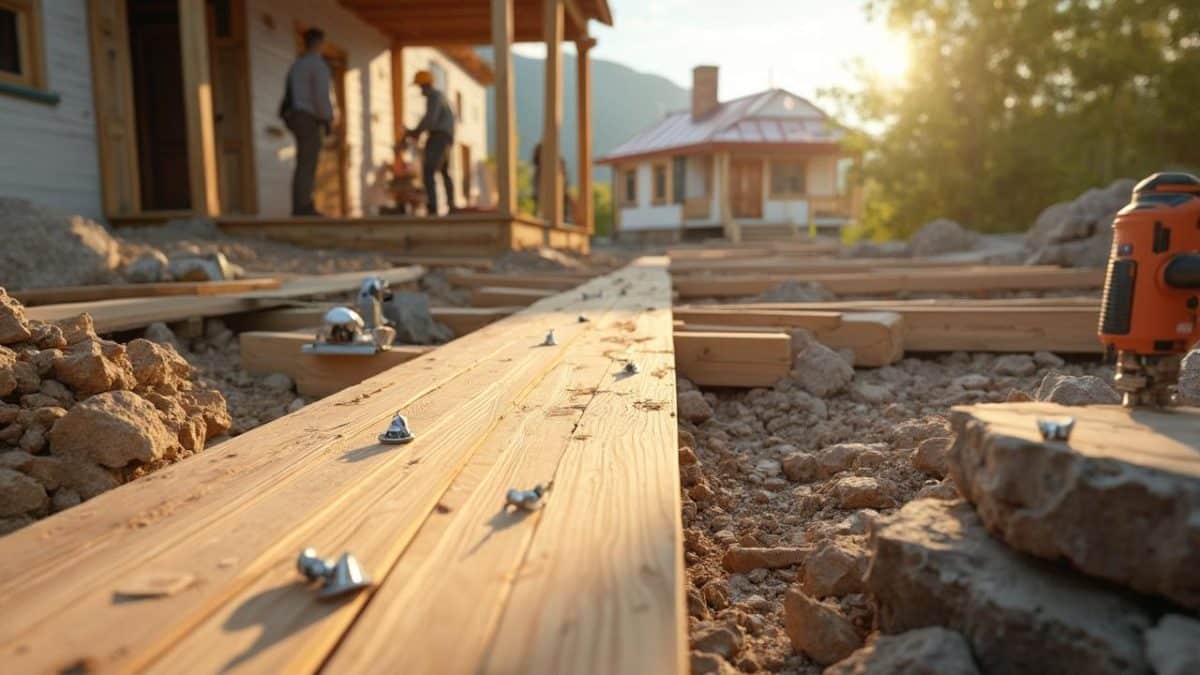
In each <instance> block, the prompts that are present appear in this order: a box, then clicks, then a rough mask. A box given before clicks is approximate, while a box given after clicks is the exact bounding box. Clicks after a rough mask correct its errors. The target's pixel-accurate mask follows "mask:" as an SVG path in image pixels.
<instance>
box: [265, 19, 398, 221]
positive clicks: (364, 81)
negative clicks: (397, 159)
mask: <svg viewBox="0 0 1200 675" xmlns="http://www.w3.org/2000/svg"><path fill="white" fill-rule="evenodd" d="M246 19H247V33H248V36H247V37H248V42H249V52H250V53H249V57H250V74H251V81H250V98H251V116H252V118H253V135H254V154H255V170H256V172H257V176H258V209H259V214H260V215H263V216H286V215H288V214H289V213H290V212H291V181H292V170H293V168H294V167H295V158H296V148H295V143H294V141H293V139H292V136H291V134H290V133H288V132H287V130H286V128H285V127H284V126H283V122H282V120H280V119H279V115H278V112H279V101H280V99H281V98H282V97H283V85H284V78H285V77H286V75H287V71H288V68H290V67H291V64H292V61H294V60H295V58H296V49H297V48H296V26H297V24H298V22H304V23H305V24H307V25H313V26H317V27H320V28H321V29H322V30H324V31H325V37H326V39H327V40H328V41H329V42H331V43H332V44H335V45H337V46H338V47H341V48H342V49H345V50H346V55H347V57H348V61H349V62H348V64H347V69H346V109H345V110H343V111H341V114H342V115H344V116H345V119H346V136H347V138H346V143H347V145H348V150H349V158H348V159H349V161H348V165H349V166H348V173H349V179H348V181H347V193H348V194H347V201H348V202H349V204H350V213H351V215H361V214H362V200H363V195H364V194H366V192H367V189H368V187H369V186H370V185H371V184H372V183H373V182H374V173H375V171H374V169H375V168H376V167H378V166H379V165H380V164H381V163H389V162H391V158H392V84H391V70H392V66H391V53H390V50H389V45H390V41H389V40H388V39H387V38H386V37H384V35H383V34H382V33H380V32H379V31H377V30H375V29H374V28H372V27H371V26H369V25H367V24H366V23H363V22H362V21H360V20H359V19H358V18H357V17H356V16H354V15H353V14H351V13H350V12H349V11H348V10H346V9H344V8H342V7H341V6H339V5H338V4H337V2H336V1H335V0H310V1H309V2H303V3H297V2H292V1H291V0H249V1H248V2H247V3H246Z"/></svg>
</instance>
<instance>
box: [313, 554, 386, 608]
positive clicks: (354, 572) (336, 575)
mask: <svg viewBox="0 0 1200 675" xmlns="http://www.w3.org/2000/svg"><path fill="white" fill-rule="evenodd" d="M296 569H298V570H299V571H300V574H302V575H304V578H305V579H308V580H309V581H317V580H319V579H324V580H325V583H324V584H322V585H321V590H320V592H319V593H317V597H318V598H319V599H321V600H332V599H333V598H338V597H341V596H343V595H348V594H351V593H355V592H357V591H360V590H362V589H364V588H366V587H368V586H370V585H371V580H370V579H369V578H368V577H367V575H366V574H365V573H364V572H363V570H362V565H360V564H359V563H358V558H355V557H354V554H352V553H343V554H342V556H341V557H340V558H338V559H337V562H332V561H329V560H326V559H324V558H322V557H320V556H318V555H317V551H316V549H313V548H306V549H304V550H303V551H300V555H299V556H297V558H296Z"/></svg>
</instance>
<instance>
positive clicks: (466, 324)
mask: <svg viewBox="0 0 1200 675" xmlns="http://www.w3.org/2000/svg"><path fill="white" fill-rule="evenodd" d="M328 310H329V306H328V305H316V306H309V307H283V308H279V309H269V310H264V311H261V312H253V313H250V314H244V315H242V316H240V317H237V318H236V319H235V320H233V321H230V322H229V323H230V328H232V329H234V330H235V331H297V330H309V329H315V328H316V327H317V326H320V325H321V322H322V321H323V320H324V317H325V312H326V311H328ZM520 310H521V308H520V307H431V308H430V309H429V313H430V314H432V315H433V318H434V320H435V321H437V322H439V323H442V324H445V325H446V326H447V327H449V328H450V330H452V331H454V335H455V337H462V336H463V335H466V334H467V333H473V332H475V331H477V330H479V329H480V328H483V327H484V326H486V325H488V324H489V323H492V322H494V321H499V320H500V319H503V318H505V317H508V316H511V315H513V314H516V313H517V312H519V311H520Z"/></svg>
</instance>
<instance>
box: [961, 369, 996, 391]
mask: <svg viewBox="0 0 1200 675" xmlns="http://www.w3.org/2000/svg"><path fill="white" fill-rule="evenodd" d="M991 383H992V380H991V378H989V377H988V376H987V375H980V374H979V373H969V374H967V375H960V376H958V377H956V378H954V379H953V380H952V381H951V384H953V385H955V386H957V387H961V388H963V389H966V390H967V391H979V390H982V389H987V388H988V385H990V384H991Z"/></svg>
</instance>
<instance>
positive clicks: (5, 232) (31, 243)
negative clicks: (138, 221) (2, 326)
mask: <svg viewBox="0 0 1200 675" xmlns="http://www.w3.org/2000/svg"><path fill="white" fill-rule="evenodd" d="M0 241H3V242H4V245H3V246H0V270H4V275H3V276H4V279H3V280H4V283H5V284H6V285H7V286H8V287H9V288H10V289H28V288H46V287H50V286H81V285H87V284H103V283H112V282H115V281H118V280H119V278H118V275H117V273H116V269H117V267H118V266H119V265H120V262H121V257H120V252H119V250H118V245H117V242H116V240H115V239H113V238H112V237H111V236H109V233H108V230H106V229H105V228H104V226H103V225H99V224H97V223H95V222H92V221H90V220H88V219H87V218H84V217H82V216H72V215H70V214H68V213H65V212H63V211H59V210H56V209H51V208H45V207H42V206H38V205H36V204H33V203H32V202H29V201H27V200H24V199H17V198H13V197H0ZM0 342H3V341H2V340H0Z"/></svg>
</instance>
